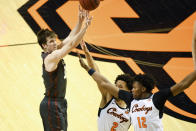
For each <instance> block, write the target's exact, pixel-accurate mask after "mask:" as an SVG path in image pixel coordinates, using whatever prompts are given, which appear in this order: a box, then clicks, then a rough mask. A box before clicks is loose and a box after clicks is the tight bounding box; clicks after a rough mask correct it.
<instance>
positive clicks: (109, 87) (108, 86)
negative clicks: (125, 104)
mask: <svg viewBox="0 0 196 131" xmlns="http://www.w3.org/2000/svg"><path fill="white" fill-rule="evenodd" d="M79 60H80V65H81V66H82V67H83V68H84V69H85V70H86V71H87V72H88V73H89V74H90V75H91V76H92V78H93V79H94V80H95V81H96V83H97V85H98V86H99V87H101V88H103V89H105V90H106V91H107V92H109V93H110V94H111V95H112V96H114V97H116V98H118V92H119V88H118V87H116V86H115V85H113V84H112V83H111V82H110V81H108V80H107V79H106V78H105V77H104V76H103V75H101V74H100V73H99V72H96V71H94V70H93V69H91V68H90V67H89V66H88V65H86V64H85V62H84V61H83V59H82V58H81V56H80V55H79Z"/></svg>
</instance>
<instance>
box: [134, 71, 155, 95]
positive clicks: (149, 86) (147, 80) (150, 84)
mask: <svg viewBox="0 0 196 131" xmlns="http://www.w3.org/2000/svg"><path fill="white" fill-rule="evenodd" d="M134 81H137V82H139V83H140V84H142V85H143V86H144V87H146V91H147V92H150V93H151V92H152V90H153V89H154V86H155V81H154V80H153V78H152V77H150V76H148V75H146V74H138V75H135V76H134V78H133V82H134Z"/></svg>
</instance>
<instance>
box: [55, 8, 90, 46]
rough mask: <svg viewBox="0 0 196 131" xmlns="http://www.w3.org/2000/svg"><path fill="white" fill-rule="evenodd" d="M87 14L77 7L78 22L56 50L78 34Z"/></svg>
mask: <svg viewBox="0 0 196 131" xmlns="http://www.w3.org/2000/svg"><path fill="white" fill-rule="evenodd" d="M87 14H88V11H86V10H84V9H82V8H81V7H80V5H79V11H78V21H77V24H76V26H75V27H74V29H73V30H72V31H71V32H70V33H69V35H68V36H67V37H66V38H65V39H64V40H63V41H62V42H61V44H60V45H59V46H58V49H60V48H62V47H63V46H64V45H65V44H66V43H67V42H68V41H69V40H70V39H72V37H74V36H75V35H76V34H77V33H78V32H80V30H81V27H82V23H83V21H84V19H85V17H86V15H87Z"/></svg>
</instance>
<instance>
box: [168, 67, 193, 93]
mask: <svg viewBox="0 0 196 131" xmlns="http://www.w3.org/2000/svg"><path fill="white" fill-rule="evenodd" d="M195 80H196V70H195V71H193V72H191V73H190V74H189V75H187V76H186V77H185V78H184V79H183V80H182V81H181V82H179V83H177V84H175V85H174V86H172V87H171V92H172V94H173V96H176V95H178V94H179V93H181V92H183V91H184V90H185V89H186V88H188V87H190V86H191V84H192V83H193V82H194V81H195Z"/></svg>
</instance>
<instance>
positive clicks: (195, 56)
mask: <svg viewBox="0 0 196 131" xmlns="http://www.w3.org/2000/svg"><path fill="white" fill-rule="evenodd" d="M192 56H193V62H194V68H195V70H196V21H195V24H194V28H193V43H192Z"/></svg>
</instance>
